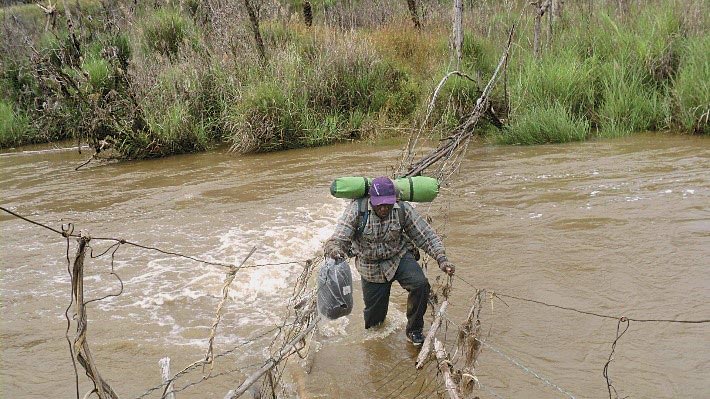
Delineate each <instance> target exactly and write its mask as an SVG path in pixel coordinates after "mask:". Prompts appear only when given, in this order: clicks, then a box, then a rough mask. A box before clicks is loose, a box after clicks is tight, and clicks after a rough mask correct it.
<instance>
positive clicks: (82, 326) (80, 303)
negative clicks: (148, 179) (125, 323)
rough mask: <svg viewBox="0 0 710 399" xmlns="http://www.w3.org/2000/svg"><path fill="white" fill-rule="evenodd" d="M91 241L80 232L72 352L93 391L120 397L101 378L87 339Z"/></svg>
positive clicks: (103, 396) (106, 397)
mask: <svg viewBox="0 0 710 399" xmlns="http://www.w3.org/2000/svg"><path fill="white" fill-rule="evenodd" d="M89 241H91V237H89V235H88V234H85V233H84V232H81V233H80V237H79V248H78V249H77V252H76V257H75V258H74V266H73V268H72V282H71V285H72V295H73V299H74V303H75V310H76V318H77V326H76V336H75V337H74V344H73V346H72V354H73V355H75V356H76V360H77V361H78V362H79V364H81V366H82V367H83V368H84V370H85V371H86V376H87V377H89V379H91V381H93V383H94V390H93V391H92V392H93V393H96V395H97V396H98V397H99V399H118V395H116V393H115V392H114V391H113V389H111V386H109V384H108V383H107V382H106V381H104V380H103V378H101V375H99V370H98V369H97V368H96V365H95V364H94V359H93V357H92V356H91V350H89V343H88V341H87V340H86V329H87V326H88V321H87V317H86V303H85V302H84V258H85V256H86V246H87V244H88V243H89Z"/></svg>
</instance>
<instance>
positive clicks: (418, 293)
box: [362, 252, 431, 333]
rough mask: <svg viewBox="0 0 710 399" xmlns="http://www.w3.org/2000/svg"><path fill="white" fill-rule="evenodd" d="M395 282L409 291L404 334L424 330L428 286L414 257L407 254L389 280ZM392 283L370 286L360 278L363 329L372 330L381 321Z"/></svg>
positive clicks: (385, 312)
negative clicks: (363, 318) (363, 317)
mask: <svg viewBox="0 0 710 399" xmlns="http://www.w3.org/2000/svg"><path fill="white" fill-rule="evenodd" d="M395 280H396V281H397V282H398V283H399V285H401V286H402V288H404V289H405V290H407V291H408V292H409V296H408V297H407V330H406V332H407V333H409V332H412V331H419V332H421V331H422V329H423V328H424V313H426V308H427V301H428V300H429V291H430V290H431V286H430V285H429V280H427V278H426V276H425V275H424V271H422V268H421V267H420V266H419V263H417V261H416V260H414V255H412V254H411V253H409V252H407V254H406V255H404V257H403V258H402V260H401V261H400V262H399V267H397V271H396V272H395V274H394V279H393V281H395ZM393 281H388V282H386V283H372V282H370V281H367V280H365V279H362V298H363V300H364V302H365V311H364V314H365V328H370V327H374V326H376V325H378V324H380V323H382V322H383V321H385V316H387V308H388V306H389V302H390V289H391V288H392V282H393Z"/></svg>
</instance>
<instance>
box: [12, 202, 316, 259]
mask: <svg viewBox="0 0 710 399" xmlns="http://www.w3.org/2000/svg"><path fill="white" fill-rule="evenodd" d="M0 210H2V211H4V212H6V213H8V214H10V215H12V216H14V217H16V218H19V219H22V220H24V221H26V222H28V223H31V224H34V225H36V226H39V227H42V228H45V229H47V230H49V231H52V232H54V233H56V234H59V235H61V236H63V237H75V238H79V235H78V234H75V233H74V225H73V224H72V223H69V224H67V225H66V226H67V227H66V228H64V225H62V230H61V231H60V230H57V229H55V228H53V227H50V226H47V225H46V224H43V223H40V222H37V221H34V220H32V219H29V218H27V217H25V216H22V215H19V214H17V213H15V212H13V211H11V210H9V209H7V208H5V207H2V206H0ZM91 239H92V240H94V241H112V242H115V243H119V244H127V245H131V246H134V247H137V248H141V249H145V250H150V251H156V252H160V253H162V254H164V255H172V256H177V257H179V258H184V259H189V260H192V261H195V262H198V263H203V264H206V265H211V266H220V267H225V268H232V267H236V266H237V265H236V264H234V263H229V262H218V261H212V260H207V259H202V258H198V257H196V256H191V255H185V254H182V253H179V252H174V251H168V250H164V249H161V248H157V247H153V246H149V245H143V244H139V243H136V242H132V241H128V240H126V239H123V238H113V237H91ZM306 262H308V259H304V260H292V261H287V262H274V263H259V264H254V265H242V266H240V268H242V269H248V268H258V267H266V266H284V265H295V264H298V265H300V264H305V263H306Z"/></svg>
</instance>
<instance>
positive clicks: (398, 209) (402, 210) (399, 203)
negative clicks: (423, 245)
mask: <svg viewBox="0 0 710 399" xmlns="http://www.w3.org/2000/svg"><path fill="white" fill-rule="evenodd" d="M397 204H398V205H399V208H397V211H398V212H399V225H400V226H401V227H402V231H403V232H404V206H402V202H400V201H397Z"/></svg>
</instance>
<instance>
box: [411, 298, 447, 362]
mask: <svg viewBox="0 0 710 399" xmlns="http://www.w3.org/2000/svg"><path fill="white" fill-rule="evenodd" d="M447 306H449V301H444V302H443V303H442V304H441V307H439V311H438V312H436V317H434V321H433V322H432V323H431V327H430V328H429V333H427V335H426V338H425V339H424V343H423V344H422V349H421V350H420V351H419V356H417V364H416V367H417V368H418V369H421V368H422V367H424V362H426V359H427V357H429V352H430V351H431V343H432V341H433V340H434V336H435V335H436V332H437V331H438V330H439V325H440V324H441V318H442V317H443V316H444V313H446V307H447Z"/></svg>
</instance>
